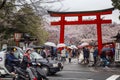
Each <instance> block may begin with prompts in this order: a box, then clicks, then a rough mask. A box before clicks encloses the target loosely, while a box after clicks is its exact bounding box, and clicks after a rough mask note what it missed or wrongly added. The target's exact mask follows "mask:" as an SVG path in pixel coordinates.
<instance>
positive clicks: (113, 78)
mask: <svg viewBox="0 0 120 80" xmlns="http://www.w3.org/2000/svg"><path fill="white" fill-rule="evenodd" d="M119 77H120V75H112V76H110V77H109V78H107V79H106V80H116V79H117V78H119Z"/></svg>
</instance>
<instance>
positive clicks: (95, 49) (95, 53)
mask: <svg viewBox="0 0 120 80" xmlns="http://www.w3.org/2000/svg"><path fill="white" fill-rule="evenodd" d="M97 58H98V48H97V47H95V48H94V52H93V59H94V63H93V65H92V66H96V63H97Z"/></svg>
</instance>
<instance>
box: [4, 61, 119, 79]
mask: <svg viewBox="0 0 120 80" xmlns="http://www.w3.org/2000/svg"><path fill="white" fill-rule="evenodd" d="M48 78H49V80H120V69H119V68H108V69H104V68H102V67H98V68H93V67H88V66H87V65H80V64H78V63H77V61H76V59H74V60H73V61H72V63H67V62H66V63H65V64H64V69H63V71H61V72H58V73H57V74H56V75H53V76H48ZM2 80H12V79H10V78H9V79H2Z"/></svg>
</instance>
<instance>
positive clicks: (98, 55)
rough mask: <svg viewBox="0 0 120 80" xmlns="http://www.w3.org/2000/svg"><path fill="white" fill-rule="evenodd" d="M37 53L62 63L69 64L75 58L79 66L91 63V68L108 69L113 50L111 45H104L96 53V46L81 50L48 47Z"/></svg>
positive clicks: (112, 57) (112, 58) (85, 47)
mask: <svg viewBox="0 0 120 80" xmlns="http://www.w3.org/2000/svg"><path fill="white" fill-rule="evenodd" d="M39 53H40V55H41V56H43V58H47V57H50V58H51V59H57V60H61V61H62V62H63V63H64V62H65V61H66V60H67V59H68V62H69V63H71V60H72V58H77V60H78V62H79V63H80V64H89V62H90V61H92V62H93V64H92V66H96V65H98V64H100V65H101V66H103V67H106V66H107V67H108V66H110V63H112V62H113V61H114V55H115V49H114V46H113V45H112V44H110V45H104V47H103V49H102V50H101V51H98V47H97V46H84V47H82V48H70V47H61V48H56V47H49V48H44V49H42V50H40V52H39Z"/></svg>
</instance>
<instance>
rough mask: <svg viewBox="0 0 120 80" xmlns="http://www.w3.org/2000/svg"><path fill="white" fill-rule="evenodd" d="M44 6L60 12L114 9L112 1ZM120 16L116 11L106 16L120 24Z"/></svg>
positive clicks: (75, 0) (67, 1)
mask: <svg viewBox="0 0 120 80" xmlns="http://www.w3.org/2000/svg"><path fill="white" fill-rule="evenodd" d="M43 6H45V7H46V6H48V8H49V7H50V8H49V10H52V11H60V12H62V11H64V12H72V11H91V10H102V9H107V8H111V7H113V6H112V2H111V0H62V1H61V2H56V3H47V4H43ZM51 6H52V7H51ZM118 15H119V11H118V10H114V11H113V13H112V15H109V16H105V18H106V19H112V22H117V23H120V20H119V19H118Z"/></svg>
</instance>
